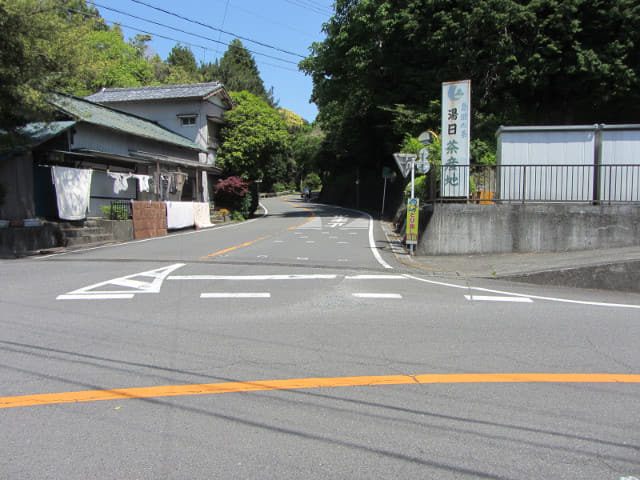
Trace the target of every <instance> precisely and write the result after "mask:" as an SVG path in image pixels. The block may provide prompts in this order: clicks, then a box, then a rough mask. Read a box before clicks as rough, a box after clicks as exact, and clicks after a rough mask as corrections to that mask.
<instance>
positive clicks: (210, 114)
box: [86, 82, 233, 201]
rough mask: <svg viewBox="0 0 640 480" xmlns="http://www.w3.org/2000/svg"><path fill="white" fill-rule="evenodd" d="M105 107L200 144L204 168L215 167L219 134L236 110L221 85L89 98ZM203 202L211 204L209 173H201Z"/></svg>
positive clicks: (113, 91)
mask: <svg viewBox="0 0 640 480" xmlns="http://www.w3.org/2000/svg"><path fill="white" fill-rule="evenodd" d="M86 98H87V100H90V101H92V102H95V103H99V104H101V105H105V106H109V107H111V108H115V109H117V110H120V111H123V112H127V113H131V114H133V115H137V116H139V117H142V118H146V119H148V120H151V121H153V122H156V123H158V124H159V125H161V126H163V127H165V128H167V129H169V130H171V131H173V132H175V133H177V134H179V135H181V136H183V137H186V138H188V139H190V140H192V141H193V142H195V143H197V144H198V145H199V146H200V147H201V148H203V149H204V151H203V152H201V153H200V155H199V162H200V163H201V164H203V165H207V166H210V167H215V165H216V158H217V150H218V148H219V139H218V132H219V130H220V126H221V125H222V124H223V123H224V113H225V112H226V111H228V110H230V109H231V108H233V102H232V100H231V97H230V96H229V94H228V93H227V91H226V89H225V88H224V86H223V85H222V84H221V83H219V82H209V83H196V84H184V85H161V86H153V87H134V88H103V89H102V90H101V91H100V92H98V93H95V94H93V95H90V96H88V97H86ZM199 180H200V185H201V189H202V198H198V200H202V201H209V200H210V194H211V193H212V192H211V191H210V189H209V184H210V183H213V180H214V178H212V177H211V175H210V174H209V171H208V170H203V171H202V172H201V178H200V179H199Z"/></svg>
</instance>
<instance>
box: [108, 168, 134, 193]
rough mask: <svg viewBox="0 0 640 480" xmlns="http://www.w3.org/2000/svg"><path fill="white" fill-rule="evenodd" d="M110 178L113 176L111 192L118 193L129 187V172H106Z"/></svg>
mask: <svg viewBox="0 0 640 480" xmlns="http://www.w3.org/2000/svg"><path fill="white" fill-rule="evenodd" d="M107 175H108V176H109V177H110V178H113V193H120V192H122V191H124V190H127V189H128V188H129V178H131V174H130V173H118V172H107Z"/></svg>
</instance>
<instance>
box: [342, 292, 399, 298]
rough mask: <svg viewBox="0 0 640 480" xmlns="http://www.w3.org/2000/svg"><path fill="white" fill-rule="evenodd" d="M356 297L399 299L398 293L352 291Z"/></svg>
mask: <svg viewBox="0 0 640 480" xmlns="http://www.w3.org/2000/svg"><path fill="white" fill-rule="evenodd" d="M352 295H353V296H354V297H356V298H379V299H395V300H397V299H401V298H402V295H400V294H399V293H353V294H352Z"/></svg>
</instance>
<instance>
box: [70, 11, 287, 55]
mask: <svg viewBox="0 0 640 480" xmlns="http://www.w3.org/2000/svg"><path fill="white" fill-rule="evenodd" d="M87 3H91V4H92V5H95V6H96V7H99V8H103V9H105V10H109V11H112V12H115V13H119V14H121V15H126V16H128V17H131V18H135V19H136V20H142V21H143V22H147V23H151V24H154V25H157V26H160V27H163V28H168V29H170V30H174V31H176V32H180V33H184V34H185V35H191V36H193V37H196V38H200V39H202V40H207V41H209V42H213V43H219V44H221V45H225V46H227V45H228V44H227V43H226V42H223V41H221V40H216V39H214V38H211V37H206V36H204V35H200V34H197V33H192V32H188V31H186V30H182V29H180V28H177V27H172V26H170V25H166V24H164V23H160V22H156V21H154V20H148V19H146V18H143V17H139V16H137V15H133V14H131V13H127V12H123V11H122V10H118V9H116V8H112V7H107V6H106V5H101V4H99V3H97V2H94V1H92V0H88V2H87ZM78 13H81V12H78ZM116 23H118V22H116ZM126 28H131V29H133V30H138V28H137V27H131V26H127V27H126ZM143 33H148V32H143ZM149 35H152V34H149ZM155 36H157V37H161V38H165V37H162V36H161V35H157V34H156V35H155ZM170 40H174V39H170ZM176 41H177V42H179V43H185V44H186V43H187V42H181V41H180V40H176ZM200 48H202V47H200ZM247 51H248V52H250V53H253V54H254V55H261V56H264V57H267V58H271V59H274V60H278V61H280V62H283V63H289V64H291V65H298V64H297V62H294V61H292V60H286V59H284V58H280V57H276V56H274V55H269V54H267V53H261V52H256V51H253V50H249V49H247Z"/></svg>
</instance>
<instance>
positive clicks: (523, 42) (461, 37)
mask: <svg viewBox="0 0 640 480" xmlns="http://www.w3.org/2000/svg"><path fill="white" fill-rule="evenodd" d="M324 29H325V32H326V39H325V40H324V41H323V42H320V43H315V44H314V45H313V46H312V49H311V55H310V56H309V57H308V58H307V59H305V60H303V61H302V62H301V64H300V66H301V68H302V69H303V70H304V71H305V72H307V73H308V74H310V75H311V76H312V79H313V83H314V90H313V96H312V100H313V101H314V102H315V103H316V104H317V105H318V108H319V115H318V121H319V122H320V124H321V126H322V128H323V130H324V131H325V132H326V134H327V140H326V141H325V143H324V145H323V149H325V153H324V154H323V155H322V157H323V158H325V160H324V162H325V164H324V165H325V167H326V168H327V169H329V170H330V171H333V172H337V171H341V172H346V171H348V170H349V168H350V169H351V171H352V172H354V174H355V171H356V169H357V168H358V167H360V171H362V169H363V168H365V169H368V170H378V169H379V168H380V167H381V166H382V165H383V164H384V163H385V162H388V159H389V158H390V155H391V153H392V152H393V149H394V148H396V147H397V145H398V144H399V143H400V141H401V140H402V136H403V135H404V133H405V132H409V133H410V134H411V135H414V136H415V135H417V134H418V133H419V132H420V131H421V130H424V129H427V128H432V129H435V128H434V127H435V126H437V125H439V124H440V118H439V117H440V96H441V83H442V82H443V81H451V80H462V79H470V80H471V81H472V102H471V103H472V107H473V109H472V111H473V118H472V131H473V135H474V137H475V138H479V139H481V140H483V141H484V142H485V143H486V144H492V143H493V142H494V140H493V136H494V133H495V130H496V128H497V127H498V126H499V125H500V124H516V123H524V124H539V123H547V124H549V123H561V124H564V123H595V122H604V123H607V122H608V123H621V122H634V121H637V118H638V116H639V114H640V7H639V6H638V4H637V0H615V1H610V2H606V1H603V0H598V1H587V0H562V1H561V0H530V1H526V2H524V1H522V0H473V1H472V0H457V1H452V2H431V1H426V0H394V1H391V0H362V1H353V0H337V1H336V3H335V14H334V16H333V17H332V18H331V19H330V20H329V22H327V23H326V24H325V27H324Z"/></svg>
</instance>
